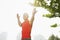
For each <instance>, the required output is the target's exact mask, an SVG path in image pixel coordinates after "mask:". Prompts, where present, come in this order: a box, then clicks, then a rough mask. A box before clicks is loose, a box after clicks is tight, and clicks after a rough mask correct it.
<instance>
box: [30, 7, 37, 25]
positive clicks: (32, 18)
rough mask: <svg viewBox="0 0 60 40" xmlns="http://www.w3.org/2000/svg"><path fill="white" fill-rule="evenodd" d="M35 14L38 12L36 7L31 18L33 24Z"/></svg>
mask: <svg viewBox="0 0 60 40" xmlns="http://www.w3.org/2000/svg"><path fill="white" fill-rule="evenodd" d="M35 14H36V9H35V8H34V9H33V12H32V17H31V20H30V24H31V25H32V24H33V21H34V16H35Z"/></svg>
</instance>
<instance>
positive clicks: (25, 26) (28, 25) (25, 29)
mask: <svg viewBox="0 0 60 40" xmlns="http://www.w3.org/2000/svg"><path fill="white" fill-rule="evenodd" d="M35 14H36V8H34V9H33V12H32V17H31V19H30V20H28V17H29V16H28V14H27V13H24V14H23V19H24V22H23V23H21V21H20V20H19V19H20V16H19V14H17V19H18V25H19V26H20V27H22V40H31V36H30V34H31V29H32V24H33V21H34V16H35Z"/></svg>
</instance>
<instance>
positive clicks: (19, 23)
mask: <svg viewBox="0 0 60 40" xmlns="http://www.w3.org/2000/svg"><path fill="white" fill-rule="evenodd" d="M18 25H19V26H20V27H21V22H20V20H19V19H18Z"/></svg>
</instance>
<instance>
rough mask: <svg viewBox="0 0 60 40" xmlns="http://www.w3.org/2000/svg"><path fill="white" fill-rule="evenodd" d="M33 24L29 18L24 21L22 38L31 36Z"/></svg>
mask: <svg viewBox="0 0 60 40" xmlns="http://www.w3.org/2000/svg"><path fill="white" fill-rule="evenodd" d="M30 34H31V24H30V23H29V21H28V20H26V21H25V22H23V23H22V38H31V36H30Z"/></svg>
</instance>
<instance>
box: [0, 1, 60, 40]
mask: <svg viewBox="0 0 60 40" xmlns="http://www.w3.org/2000/svg"><path fill="white" fill-rule="evenodd" d="M33 1H34V0H0V40H5V39H6V40H21V31H22V29H21V27H19V26H18V24H17V17H16V14H17V13H19V15H20V17H21V18H20V19H21V21H22V22H23V18H22V16H23V14H24V13H25V12H27V13H28V14H29V19H30V18H31V16H32V10H33V8H34V6H32V5H30V4H29V3H30V2H31V3H33ZM36 10H37V13H36V15H35V20H34V23H33V27H32V32H31V37H32V40H47V39H48V37H49V36H50V35H52V34H54V35H55V36H58V37H60V33H59V30H60V27H59V26H58V27H57V28H51V27H50V25H51V24H54V23H58V25H59V24H60V18H58V17H56V18H51V19H49V18H46V17H42V15H43V14H46V13H49V12H48V11H47V10H46V9H44V8H42V7H37V8H36Z"/></svg>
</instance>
